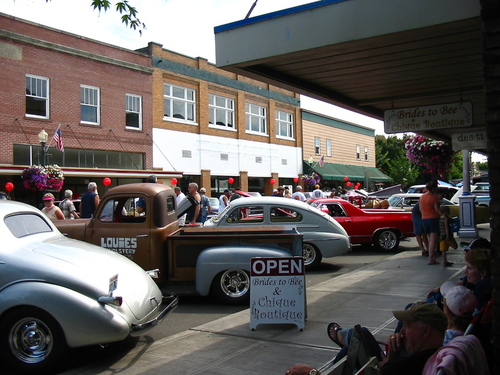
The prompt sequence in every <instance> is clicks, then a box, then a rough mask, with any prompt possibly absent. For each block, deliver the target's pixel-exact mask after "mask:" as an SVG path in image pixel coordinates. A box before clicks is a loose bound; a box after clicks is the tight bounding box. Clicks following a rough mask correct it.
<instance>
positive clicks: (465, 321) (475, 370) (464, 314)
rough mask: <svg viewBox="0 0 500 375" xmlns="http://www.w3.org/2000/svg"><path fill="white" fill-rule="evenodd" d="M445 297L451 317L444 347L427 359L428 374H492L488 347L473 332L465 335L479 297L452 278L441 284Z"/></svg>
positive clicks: (447, 312) (445, 306)
mask: <svg viewBox="0 0 500 375" xmlns="http://www.w3.org/2000/svg"><path fill="white" fill-rule="evenodd" d="M440 289H441V292H442V294H443V297H444V304H443V307H444V313H445V315H446V317H447V319H448V329H447V330H446V333H445V339H444V343H443V344H444V346H443V347H442V348H440V349H439V350H438V351H437V352H436V353H434V354H433V355H432V356H431V357H430V358H429V360H428V361H427V363H426V365H425V368H424V372H423V374H424V375H427V374H428V375H434V374H436V373H437V372H438V371H439V370H443V371H444V374H464V375H466V374H470V375H475V374H489V369H488V364H487V360H486V355H485V352H484V349H483V347H482V345H481V343H480V341H479V340H478V338H476V337H475V336H473V335H467V336H463V335H464V332H465V331H466V330H467V327H468V326H469V324H470V322H471V320H472V314H473V313H474V309H475V307H476V297H474V294H473V293H472V291H470V290H469V289H467V288H466V287H464V286H461V285H456V284H455V283H453V282H452V281H448V282H446V283H444V284H443V285H442V286H441V288H440Z"/></svg>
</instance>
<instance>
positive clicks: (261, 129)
mask: <svg viewBox="0 0 500 375" xmlns="http://www.w3.org/2000/svg"><path fill="white" fill-rule="evenodd" d="M245 124H246V132H247V133H250V134H258V135H268V134H267V107H264V106H262V105H258V104H253V103H245ZM253 124H256V125H257V127H258V130H254V129H252V128H253V126H252V125H253Z"/></svg>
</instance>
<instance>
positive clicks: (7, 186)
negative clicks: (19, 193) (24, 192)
mask: <svg viewBox="0 0 500 375" xmlns="http://www.w3.org/2000/svg"><path fill="white" fill-rule="evenodd" d="M13 189H14V184H13V183H12V182H7V183H6V184H5V190H7V191H12V190H13Z"/></svg>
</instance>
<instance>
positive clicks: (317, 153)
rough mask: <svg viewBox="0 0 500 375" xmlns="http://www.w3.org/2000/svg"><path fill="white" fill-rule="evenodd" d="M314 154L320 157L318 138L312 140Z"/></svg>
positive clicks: (319, 141)
mask: <svg viewBox="0 0 500 375" xmlns="http://www.w3.org/2000/svg"><path fill="white" fill-rule="evenodd" d="M314 153H315V154H316V155H321V140H320V139H319V138H314Z"/></svg>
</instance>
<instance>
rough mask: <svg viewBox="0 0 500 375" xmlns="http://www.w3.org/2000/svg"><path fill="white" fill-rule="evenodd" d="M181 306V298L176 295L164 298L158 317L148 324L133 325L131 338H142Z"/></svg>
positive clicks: (147, 322)
mask: <svg viewBox="0 0 500 375" xmlns="http://www.w3.org/2000/svg"><path fill="white" fill-rule="evenodd" d="M178 304H179V297H177V296H176V295H174V294H171V295H168V296H164V297H163V299H162V302H161V305H160V306H159V308H158V310H157V315H156V316H155V317H154V318H153V319H150V320H148V321H146V322H143V323H136V324H132V327H131V328H130V336H140V335H142V334H143V333H145V332H147V331H149V330H150V329H151V328H153V327H154V326H156V325H157V324H158V323H160V322H161V321H162V319H163V318H164V317H165V315H167V314H168V313H169V312H170V311H172V310H174V309H175V308H176V307H177V305H178Z"/></svg>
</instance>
